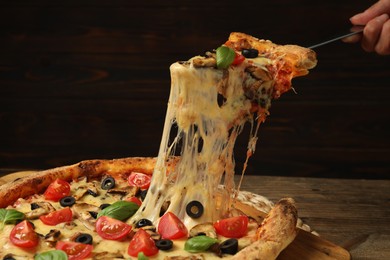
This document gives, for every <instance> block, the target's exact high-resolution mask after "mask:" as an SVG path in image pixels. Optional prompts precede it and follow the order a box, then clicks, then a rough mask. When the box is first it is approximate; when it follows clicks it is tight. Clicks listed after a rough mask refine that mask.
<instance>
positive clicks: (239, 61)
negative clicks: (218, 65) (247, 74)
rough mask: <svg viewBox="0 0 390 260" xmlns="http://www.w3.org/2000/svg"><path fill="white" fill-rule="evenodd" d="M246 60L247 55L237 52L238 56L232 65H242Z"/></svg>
mask: <svg viewBox="0 0 390 260" xmlns="http://www.w3.org/2000/svg"><path fill="white" fill-rule="evenodd" d="M244 60H245V57H244V56H243V55H241V54H239V53H237V52H236V56H235V57H234V60H233V62H232V65H240V64H241V63H242V62H243V61H244Z"/></svg>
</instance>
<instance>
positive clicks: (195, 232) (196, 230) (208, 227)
mask: <svg viewBox="0 0 390 260" xmlns="http://www.w3.org/2000/svg"><path fill="white" fill-rule="evenodd" d="M202 235H203V236H208V237H211V238H217V233H216V232H215V228H214V226H213V223H211V222H207V223H201V224H198V225H196V226H194V227H192V228H191V230H190V233H189V237H196V236H202Z"/></svg>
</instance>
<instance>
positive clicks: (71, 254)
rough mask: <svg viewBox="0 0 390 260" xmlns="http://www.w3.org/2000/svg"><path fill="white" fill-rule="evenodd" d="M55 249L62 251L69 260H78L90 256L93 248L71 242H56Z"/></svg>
mask: <svg viewBox="0 0 390 260" xmlns="http://www.w3.org/2000/svg"><path fill="white" fill-rule="evenodd" d="M56 249H57V250H62V251H64V252H65V253H66V254H67V255H68V259H69V260H80V259H84V258H87V257H89V256H90V254H91V252H92V250H93V246H92V245H89V244H83V243H77V242H71V241H58V242H57V245H56Z"/></svg>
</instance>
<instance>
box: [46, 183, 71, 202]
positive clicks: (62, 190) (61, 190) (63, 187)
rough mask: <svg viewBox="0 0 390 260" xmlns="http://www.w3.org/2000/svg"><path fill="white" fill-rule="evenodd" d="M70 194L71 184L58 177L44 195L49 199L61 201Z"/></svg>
mask: <svg viewBox="0 0 390 260" xmlns="http://www.w3.org/2000/svg"><path fill="white" fill-rule="evenodd" d="M69 194H70V184H69V183H68V182H66V181H64V180H61V179H56V180H55V181H54V182H52V183H50V185H49V187H47V189H46V191H45V193H44V196H45V199H47V200H52V201H59V200H60V199H61V198H63V197H65V196H69Z"/></svg>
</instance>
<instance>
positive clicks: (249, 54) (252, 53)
mask: <svg viewBox="0 0 390 260" xmlns="http://www.w3.org/2000/svg"><path fill="white" fill-rule="evenodd" d="M241 54H242V56H244V57H245V58H256V57H257V56H259V51H258V50H256V49H243V50H242V51H241Z"/></svg>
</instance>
